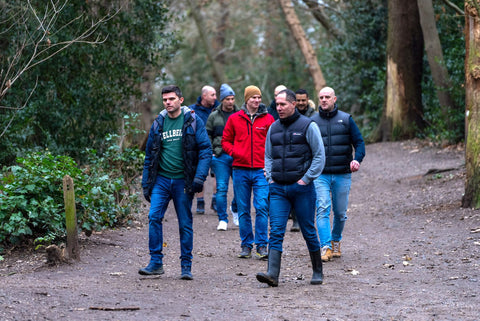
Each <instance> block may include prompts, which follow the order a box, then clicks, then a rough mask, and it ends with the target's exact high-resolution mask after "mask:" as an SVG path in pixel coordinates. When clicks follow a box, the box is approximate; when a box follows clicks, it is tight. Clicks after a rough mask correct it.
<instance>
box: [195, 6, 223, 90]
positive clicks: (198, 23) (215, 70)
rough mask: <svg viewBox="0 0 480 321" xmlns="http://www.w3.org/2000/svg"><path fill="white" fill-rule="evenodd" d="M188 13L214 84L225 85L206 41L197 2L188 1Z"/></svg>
mask: <svg viewBox="0 0 480 321" xmlns="http://www.w3.org/2000/svg"><path fill="white" fill-rule="evenodd" d="M189 6H190V12H191V14H192V17H193V20H194V21H195V25H196V26H197V30H198V34H199V36H200V39H201V41H202V43H203V45H204V47H205V52H206V53H207V59H208V61H209V62H210V64H211V65H212V74H213V78H214V79H215V82H216V83H217V84H223V83H225V82H226V81H225V76H224V73H223V68H222V65H221V64H219V63H218V62H217V61H216V59H215V53H214V52H213V50H212V46H211V44H210V43H209V41H208V36H207V31H206V30H205V27H204V25H205V22H204V21H203V17H202V14H201V8H200V4H199V3H198V1H195V0H189Z"/></svg>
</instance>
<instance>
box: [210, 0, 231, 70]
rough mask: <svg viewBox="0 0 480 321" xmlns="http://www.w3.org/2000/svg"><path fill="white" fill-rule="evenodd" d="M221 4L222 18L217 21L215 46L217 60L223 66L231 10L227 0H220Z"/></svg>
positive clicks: (220, 14)
mask: <svg viewBox="0 0 480 321" xmlns="http://www.w3.org/2000/svg"><path fill="white" fill-rule="evenodd" d="M218 4H219V6H220V10H219V16H220V20H218V22H217V30H216V31H217V32H216V35H215V42H214V43H213V48H214V49H215V60H216V61H218V63H220V64H221V65H222V66H223V65H225V43H226V39H227V38H226V37H227V36H226V31H227V30H228V28H229V26H228V18H229V15H230V11H229V9H228V5H227V3H226V1H225V0H219V1H218Z"/></svg>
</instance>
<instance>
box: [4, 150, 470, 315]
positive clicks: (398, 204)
mask: <svg viewBox="0 0 480 321" xmlns="http://www.w3.org/2000/svg"><path fill="white" fill-rule="evenodd" d="M419 144H420V143H419V142H416V141H408V142H403V143H381V144H373V145H368V146H367V157H366V158H365V161H364V163H363V164H362V167H361V169H360V171H359V172H358V173H356V174H354V178H353V185H352V191H351V196H350V204H351V205H350V209H349V212H348V216H349V219H348V221H347V224H346V228H345V233H344V240H343V242H342V252H343V254H344V255H343V257H342V258H340V259H336V260H334V261H332V262H328V263H325V264H324V273H325V282H324V284H323V285H320V286H313V285H310V284H309V280H310V277H311V267H310V262H309V261H310V260H309V256H308V252H307V249H306V246H305V243H304V241H303V238H302V237H301V234H299V233H291V232H287V235H286V239H285V243H284V245H285V246H284V247H285V250H284V255H283V257H282V269H281V273H280V284H279V287H278V288H268V287H266V286H265V285H264V284H260V283H259V282H257V281H256V279H255V274H256V273H257V272H259V271H266V262H263V261H259V260H256V259H249V260H244V259H238V258H236V255H237V253H238V251H239V236H238V229H237V228H230V229H229V230H228V231H226V232H217V231H216V225H217V216H216V215H215V214H214V213H213V212H212V211H210V210H209V211H207V214H206V215H202V216H200V215H195V216H194V231H195V236H194V265H193V274H194V280H193V281H182V280H179V279H178V278H179V274H180V266H179V259H178V257H179V241H178V226H177V222H176V218H175V215H174V212H173V211H172V209H169V212H168V213H167V216H166V217H167V220H166V222H165V226H164V227H165V237H166V239H165V242H166V243H167V247H166V251H165V269H166V273H165V274H164V275H162V276H160V277H156V278H155V277H154V278H152V277H142V276H140V275H139V274H138V273H137V270H138V268H139V267H142V266H143V265H144V264H146V263H147V262H148V250H147V228H146V227H147V226H146V223H147V220H146V213H147V209H145V214H143V215H140V218H139V220H138V221H136V222H135V223H134V225H133V226H131V227H129V228H124V229H120V230H115V231H106V232H103V233H101V234H94V235H92V236H91V237H90V238H87V239H84V240H83V241H82V247H83V251H82V253H81V261H80V262H78V263H76V264H71V265H62V266H58V267H47V266H45V264H44V254H43V253H36V254H35V253H30V254H28V253H18V252H14V253H12V254H11V255H7V256H6V258H5V261H3V262H0V320H62V319H64V320H147V319H151V320H226V319H229V320H478V319H479V315H480V266H479V265H480V233H474V232H475V231H478V230H479V229H480V215H479V211H474V210H470V209H462V208H460V200H461V196H462V193H463V189H464V185H463V184H464V183H463V179H464V157H463V151H459V150H456V149H445V150H439V149H436V148H432V147H428V146H420V145H419ZM430 169H453V170H449V171H446V172H442V173H437V174H435V173H434V174H430V175H426V176H423V174H425V173H427V172H428V171H429V170H430ZM210 195H211V187H210V186H207V187H206V198H207V199H208V201H207V203H208V204H209V202H210V201H209V199H210ZM290 224H291V222H289V226H290ZM229 227H231V226H229ZM27 254H28V255H27ZM92 308H111V309H127V310H120V311H104V310H95V309H92ZM128 309H131V310H128Z"/></svg>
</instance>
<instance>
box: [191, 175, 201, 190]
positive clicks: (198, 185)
mask: <svg viewBox="0 0 480 321" xmlns="http://www.w3.org/2000/svg"><path fill="white" fill-rule="evenodd" d="M192 189H193V192H194V193H200V192H201V191H203V182H202V180H200V179H198V178H195V179H193V186H192Z"/></svg>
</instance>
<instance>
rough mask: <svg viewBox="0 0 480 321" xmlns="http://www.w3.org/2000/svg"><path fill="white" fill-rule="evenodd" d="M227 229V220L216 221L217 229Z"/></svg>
mask: <svg viewBox="0 0 480 321" xmlns="http://www.w3.org/2000/svg"><path fill="white" fill-rule="evenodd" d="M226 230H227V222H225V221H220V222H218V226H217V231H226Z"/></svg>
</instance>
